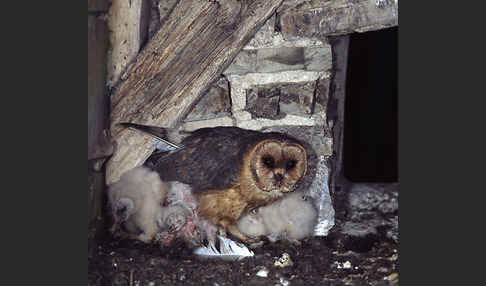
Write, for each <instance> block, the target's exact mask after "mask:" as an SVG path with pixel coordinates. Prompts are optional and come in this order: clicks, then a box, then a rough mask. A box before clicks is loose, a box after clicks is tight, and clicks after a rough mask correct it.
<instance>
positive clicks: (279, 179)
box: [273, 173, 283, 182]
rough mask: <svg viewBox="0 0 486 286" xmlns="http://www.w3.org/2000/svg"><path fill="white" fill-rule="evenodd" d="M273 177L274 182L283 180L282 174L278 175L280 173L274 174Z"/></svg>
mask: <svg viewBox="0 0 486 286" xmlns="http://www.w3.org/2000/svg"><path fill="white" fill-rule="evenodd" d="M273 177H274V178H275V180H276V181H277V182H281V181H282V180H283V175H282V174H280V173H276V174H274V175H273Z"/></svg>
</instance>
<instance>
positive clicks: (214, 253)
mask: <svg viewBox="0 0 486 286" xmlns="http://www.w3.org/2000/svg"><path fill="white" fill-rule="evenodd" d="M217 237H218V238H219V248H220V250H218V249H217V247H216V245H215V243H214V242H213V241H210V242H209V245H208V246H207V247H199V248H197V249H196V250H194V252H193V253H194V254H195V255H196V256H198V257H199V258H202V259H214V258H216V259H222V260H229V261H236V260H241V259H243V258H245V257H251V256H254V253H253V251H251V250H249V249H248V248H247V247H246V246H245V245H243V244H241V243H236V242H234V241H232V240H231V239H229V238H226V237H222V236H219V235H218V236H217Z"/></svg>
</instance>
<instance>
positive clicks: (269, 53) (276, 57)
mask: <svg viewBox="0 0 486 286" xmlns="http://www.w3.org/2000/svg"><path fill="white" fill-rule="evenodd" d="M304 62H305V59H304V48H302V47H296V48H287V47H281V48H274V49H258V50H257V66H256V72H279V71H289V70H303V69H304Z"/></svg>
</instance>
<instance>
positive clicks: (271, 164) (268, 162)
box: [262, 157, 275, 169]
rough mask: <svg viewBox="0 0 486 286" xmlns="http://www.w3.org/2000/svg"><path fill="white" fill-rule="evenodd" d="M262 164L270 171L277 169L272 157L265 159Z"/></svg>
mask: <svg viewBox="0 0 486 286" xmlns="http://www.w3.org/2000/svg"><path fill="white" fill-rule="evenodd" d="M262 162H263V164H265V166H267V167H268V168H270V169H273V168H274V167H275V160H273V158H272V157H263V159H262Z"/></svg>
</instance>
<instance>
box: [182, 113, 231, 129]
mask: <svg viewBox="0 0 486 286" xmlns="http://www.w3.org/2000/svg"><path fill="white" fill-rule="evenodd" d="M234 125H235V123H234V120H233V118H232V117H229V116H226V117H219V118H214V119H208V120H198V121H190V122H186V123H184V124H183V125H182V130H184V131H187V132H191V131H194V130H197V129H200V128H206V127H216V126H234Z"/></svg>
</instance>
